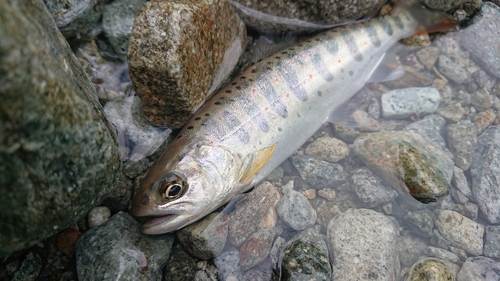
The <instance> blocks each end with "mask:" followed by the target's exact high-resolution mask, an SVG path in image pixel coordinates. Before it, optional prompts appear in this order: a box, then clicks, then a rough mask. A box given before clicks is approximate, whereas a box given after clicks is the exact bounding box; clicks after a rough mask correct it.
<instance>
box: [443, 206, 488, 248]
mask: <svg viewBox="0 0 500 281" xmlns="http://www.w3.org/2000/svg"><path fill="white" fill-rule="evenodd" d="M434 214H435V218H434V224H435V226H436V228H437V229H438V230H439V232H440V233H441V234H442V235H443V236H444V237H445V238H446V239H447V240H448V241H450V243H451V245H453V246H455V247H458V248H461V249H463V250H465V251H466V252H467V253H469V254H471V255H476V256H478V255H481V254H482V253H483V234H484V226H482V225H481V224H479V223H477V222H475V221H473V220H471V219H469V218H467V217H464V216H462V215H461V214H459V213H457V212H455V211H449V210H440V209H438V210H436V211H435V212H434Z"/></svg>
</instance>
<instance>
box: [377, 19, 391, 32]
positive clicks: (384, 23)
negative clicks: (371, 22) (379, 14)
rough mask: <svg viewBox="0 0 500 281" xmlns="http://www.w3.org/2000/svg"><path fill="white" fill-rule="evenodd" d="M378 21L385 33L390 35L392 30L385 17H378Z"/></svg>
mask: <svg viewBox="0 0 500 281" xmlns="http://www.w3.org/2000/svg"><path fill="white" fill-rule="evenodd" d="M378 22H379V23H380V24H381V25H382V29H383V30H384V32H385V33H386V34H387V35H392V33H393V30H392V26H391V24H390V23H389V22H388V21H387V19H386V18H379V19H378Z"/></svg>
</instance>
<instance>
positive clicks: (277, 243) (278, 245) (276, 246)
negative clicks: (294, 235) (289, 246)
mask: <svg viewBox="0 0 500 281" xmlns="http://www.w3.org/2000/svg"><path fill="white" fill-rule="evenodd" d="M285 244H286V240H285V238H283V237H281V236H278V237H276V239H274V243H273V246H272V247H271V251H270V252H269V257H270V258H271V263H272V264H273V267H274V268H276V266H278V261H279V258H280V254H281V253H282V252H283V249H284V248H285Z"/></svg>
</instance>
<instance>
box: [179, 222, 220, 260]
mask: <svg viewBox="0 0 500 281" xmlns="http://www.w3.org/2000/svg"><path fill="white" fill-rule="evenodd" d="M228 226H229V216H228V215H227V214H224V213H211V214H210V215H208V216H206V217H204V218H203V219H202V220H200V221H197V222H195V223H193V224H191V225H188V226H187V227H185V228H183V229H181V230H180V231H178V232H177V238H178V239H179V242H181V244H182V245H183V246H184V247H185V248H186V251H188V252H189V253H190V254H191V255H193V256H194V257H196V258H199V259H203V260H208V259H211V258H213V257H216V256H217V255H218V254H220V253H221V252H222V249H224V245H226V240H227V235H228Z"/></svg>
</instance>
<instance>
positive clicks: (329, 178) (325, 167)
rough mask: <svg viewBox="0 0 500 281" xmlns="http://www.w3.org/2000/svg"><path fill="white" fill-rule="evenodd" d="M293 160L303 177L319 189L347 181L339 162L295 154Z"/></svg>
mask: <svg viewBox="0 0 500 281" xmlns="http://www.w3.org/2000/svg"><path fill="white" fill-rule="evenodd" d="M292 162H293V165H294V166H295V168H297V170H298V171H299V173H300V176H301V177H302V179H303V180H304V181H306V182H307V183H308V184H309V185H311V186H313V187H315V188H317V189H320V188H325V187H327V188H328V187H330V188H331V187H335V186H338V185H341V184H343V183H344V182H346V174H345V172H344V168H343V167H342V166H340V165H338V164H335V163H329V162H326V161H323V160H318V159H316V158H314V157H311V156H308V155H296V156H293V157H292Z"/></svg>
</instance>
